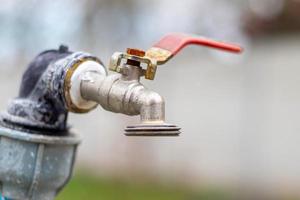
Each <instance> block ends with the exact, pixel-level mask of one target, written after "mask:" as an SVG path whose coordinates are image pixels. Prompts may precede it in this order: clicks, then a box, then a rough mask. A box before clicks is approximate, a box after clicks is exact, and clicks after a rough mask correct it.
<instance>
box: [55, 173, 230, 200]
mask: <svg viewBox="0 0 300 200" xmlns="http://www.w3.org/2000/svg"><path fill="white" fill-rule="evenodd" d="M57 199H58V200H89V199H91V200H98V199H99V200H101V199H103V200H201V199H204V200H225V199H229V198H228V196H227V198H226V195H225V194H224V193H222V192H218V191H211V190H205V191H203V190H201V191H197V192H195V191H192V190H190V189H187V188H183V187H179V186H178V185H164V184H159V183H149V182H147V183H145V182H135V181H122V180H116V179H107V178H99V177H93V176H90V175H83V174H79V175H76V176H75V177H74V178H73V179H72V181H71V182H70V183H69V184H68V186H67V187H66V188H65V189H64V191H62V193H61V194H60V195H59V196H58V198H57Z"/></svg>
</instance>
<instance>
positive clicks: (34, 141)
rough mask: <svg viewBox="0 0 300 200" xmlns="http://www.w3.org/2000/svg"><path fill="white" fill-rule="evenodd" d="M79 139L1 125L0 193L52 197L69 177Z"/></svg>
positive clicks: (25, 198)
mask: <svg viewBox="0 0 300 200" xmlns="http://www.w3.org/2000/svg"><path fill="white" fill-rule="evenodd" d="M79 143H80V139H79V138H78V137H77V136H76V135H75V134H73V133H69V134H68V135H67V136H59V137H56V136H43V135H35V134H28V133H26V132H21V131H16V130H12V129H8V128H4V127H0V193H2V195H3V196H5V197H7V198H9V199H14V200H53V199H54V198H55V196H56V195H57V194H58V192H59V191H60V190H61V189H62V188H63V187H64V186H65V185H66V184H67V182H68V181H69V179H70V177H71V174H72V169H73V164H74V160H75V155H76V149H77V146H78V144H79Z"/></svg>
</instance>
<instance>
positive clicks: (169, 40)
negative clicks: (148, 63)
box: [146, 33, 242, 65]
mask: <svg viewBox="0 0 300 200" xmlns="http://www.w3.org/2000/svg"><path fill="white" fill-rule="evenodd" d="M191 44H194V45H202V46H207V47H212V48H215V49H220V50H225V51H229V52H231V53H240V52H242V48H241V47H240V46H238V45H235V44H229V43H225V42H219V41H215V40H212V39H208V38H204V37H199V36H194V35H188V34H183V33H171V34H168V35H166V36H164V37H163V38H162V39H160V40H159V41H158V42H157V43H156V44H154V45H153V46H152V47H151V48H150V49H149V50H148V51H147V52H146V56H148V57H150V58H152V59H155V60H156V61H157V64H159V65H161V64H164V63H165V62H167V61H168V60H170V59H171V58H172V57H173V56H174V55H176V54H177V53H178V52H179V51H180V50H181V49H183V48H184V47H185V46H187V45H191Z"/></svg>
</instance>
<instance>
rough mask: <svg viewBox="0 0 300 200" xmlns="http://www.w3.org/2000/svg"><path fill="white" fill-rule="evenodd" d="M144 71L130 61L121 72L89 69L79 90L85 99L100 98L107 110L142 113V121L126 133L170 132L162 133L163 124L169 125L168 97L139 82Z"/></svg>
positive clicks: (159, 133)
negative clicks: (167, 116)
mask: <svg viewBox="0 0 300 200" xmlns="http://www.w3.org/2000/svg"><path fill="white" fill-rule="evenodd" d="M142 74H143V73H142V68H140V67H137V66H130V65H125V66H124V67H123V69H122V74H114V75H110V76H106V75H104V74H101V73H99V72H97V71H86V72H85V74H84V75H83V76H82V79H81V86H80V94H81V96H82V98H83V99H85V100H87V101H94V102H97V103H98V104H100V105H101V106H102V107H103V108H104V109H105V110H108V111H112V112H115V113H123V114H126V115H140V124H139V125H134V126H128V127H127V128H126V129H125V132H126V133H125V134H126V135H151V136H153V135H169V134H168V133H167V132H164V133H162V131H165V130H162V127H164V129H165V127H166V125H167V127H169V126H170V125H168V124H166V123H165V101H164V99H163V97H161V96H160V95H159V94H158V93H156V92H154V91H151V90H149V89H147V88H146V87H145V86H144V85H143V84H141V83H140V82H139V80H140V76H141V75H142ZM173 127H175V126H173ZM176 130H177V131H176V133H175V132H172V135H178V134H179V133H180V132H179V128H176ZM145 131H146V132H147V133H146V132H145ZM158 131H159V132H158Z"/></svg>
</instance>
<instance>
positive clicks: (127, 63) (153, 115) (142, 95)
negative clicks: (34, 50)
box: [66, 33, 241, 136]
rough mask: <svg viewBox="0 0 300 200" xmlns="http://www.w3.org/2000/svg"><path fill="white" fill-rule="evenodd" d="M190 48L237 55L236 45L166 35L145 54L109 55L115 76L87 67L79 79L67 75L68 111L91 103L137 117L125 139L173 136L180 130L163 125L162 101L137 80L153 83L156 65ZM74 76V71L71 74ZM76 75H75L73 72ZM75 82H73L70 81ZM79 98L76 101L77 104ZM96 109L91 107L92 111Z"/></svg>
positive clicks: (138, 52) (193, 37)
mask: <svg viewBox="0 0 300 200" xmlns="http://www.w3.org/2000/svg"><path fill="white" fill-rule="evenodd" d="M189 44H196V45H204V46H209V47H213V48H218V49H222V50H227V51H230V52H237V53H238V52H240V51H241V48H240V47H239V46H236V45H232V44H226V43H222V42H216V41H213V40H210V39H206V38H203V37H198V36H191V35H187V34H181V33H173V34H168V35H166V36H165V37H163V38H162V39H161V40H160V41H159V42H157V43H156V44H155V45H154V46H153V47H151V48H150V49H149V50H147V51H146V52H145V51H143V50H139V49H132V48H128V49H127V51H126V53H122V52H116V53H114V54H113V55H112V57H111V60H110V64H109V69H110V70H111V71H115V72H118V73H119V74H113V75H110V76H106V74H103V73H100V72H99V71H97V70H93V69H89V66H88V65H82V66H79V68H78V69H77V70H80V71H81V75H82V76H81V77H80V78H77V75H70V76H69V79H70V80H67V81H66V83H67V87H68V89H69V94H71V93H73V94H76V95H73V96H72V95H67V96H66V98H67V99H68V101H67V102H69V104H68V106H69V109H70V110H72V111H74V112H77V111H79V112H81V111H82V110H83V109H85V106H86V105H85V104H84V101H82V100H83V99H84V100H85V102H86V103H89V104H90V103H91V102H90V101H93V102H96V103H98V104H100V105H101V106H102V107H103V108H104V109H106V110H108V111H112V112H116V113H123V114H126V115H140V123H139V124H137V125H130V126H127V127H126V128H125V134H126V135H127V136H176V135H179V134H180V131H179V130H180V128H179V127H177V126H176V125H172V124H169V123H166V122H165V101H164V99H163V97H162V96H160V95H159V94H158V93H156V92H154V91H152V90H149V89H147V88H146V87H145V86H144V85H143V84H142V83H141V82H140V78H141V77H145V78H146V79H149V80H153V79H154V77H155V73H156V69H157V66H158V65H162V64H164V63H166V62H167V61H168V60H169V59H171V58H172V57H173V56H174V55H176V54H177V53H178V52H179V51H180V50H181V49H182V48H183V47H185V46H186V45H189ZM72 72H74V71H72ZM75 72H76V71H75ZM73 76H75V77H76V78H75V79H74V81H72V77H73ZM78 98H79V101H78ZM94 106H95V105H92V106H91V109H92V108H94ZM88 110H89V109H88Z"/></svg>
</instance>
